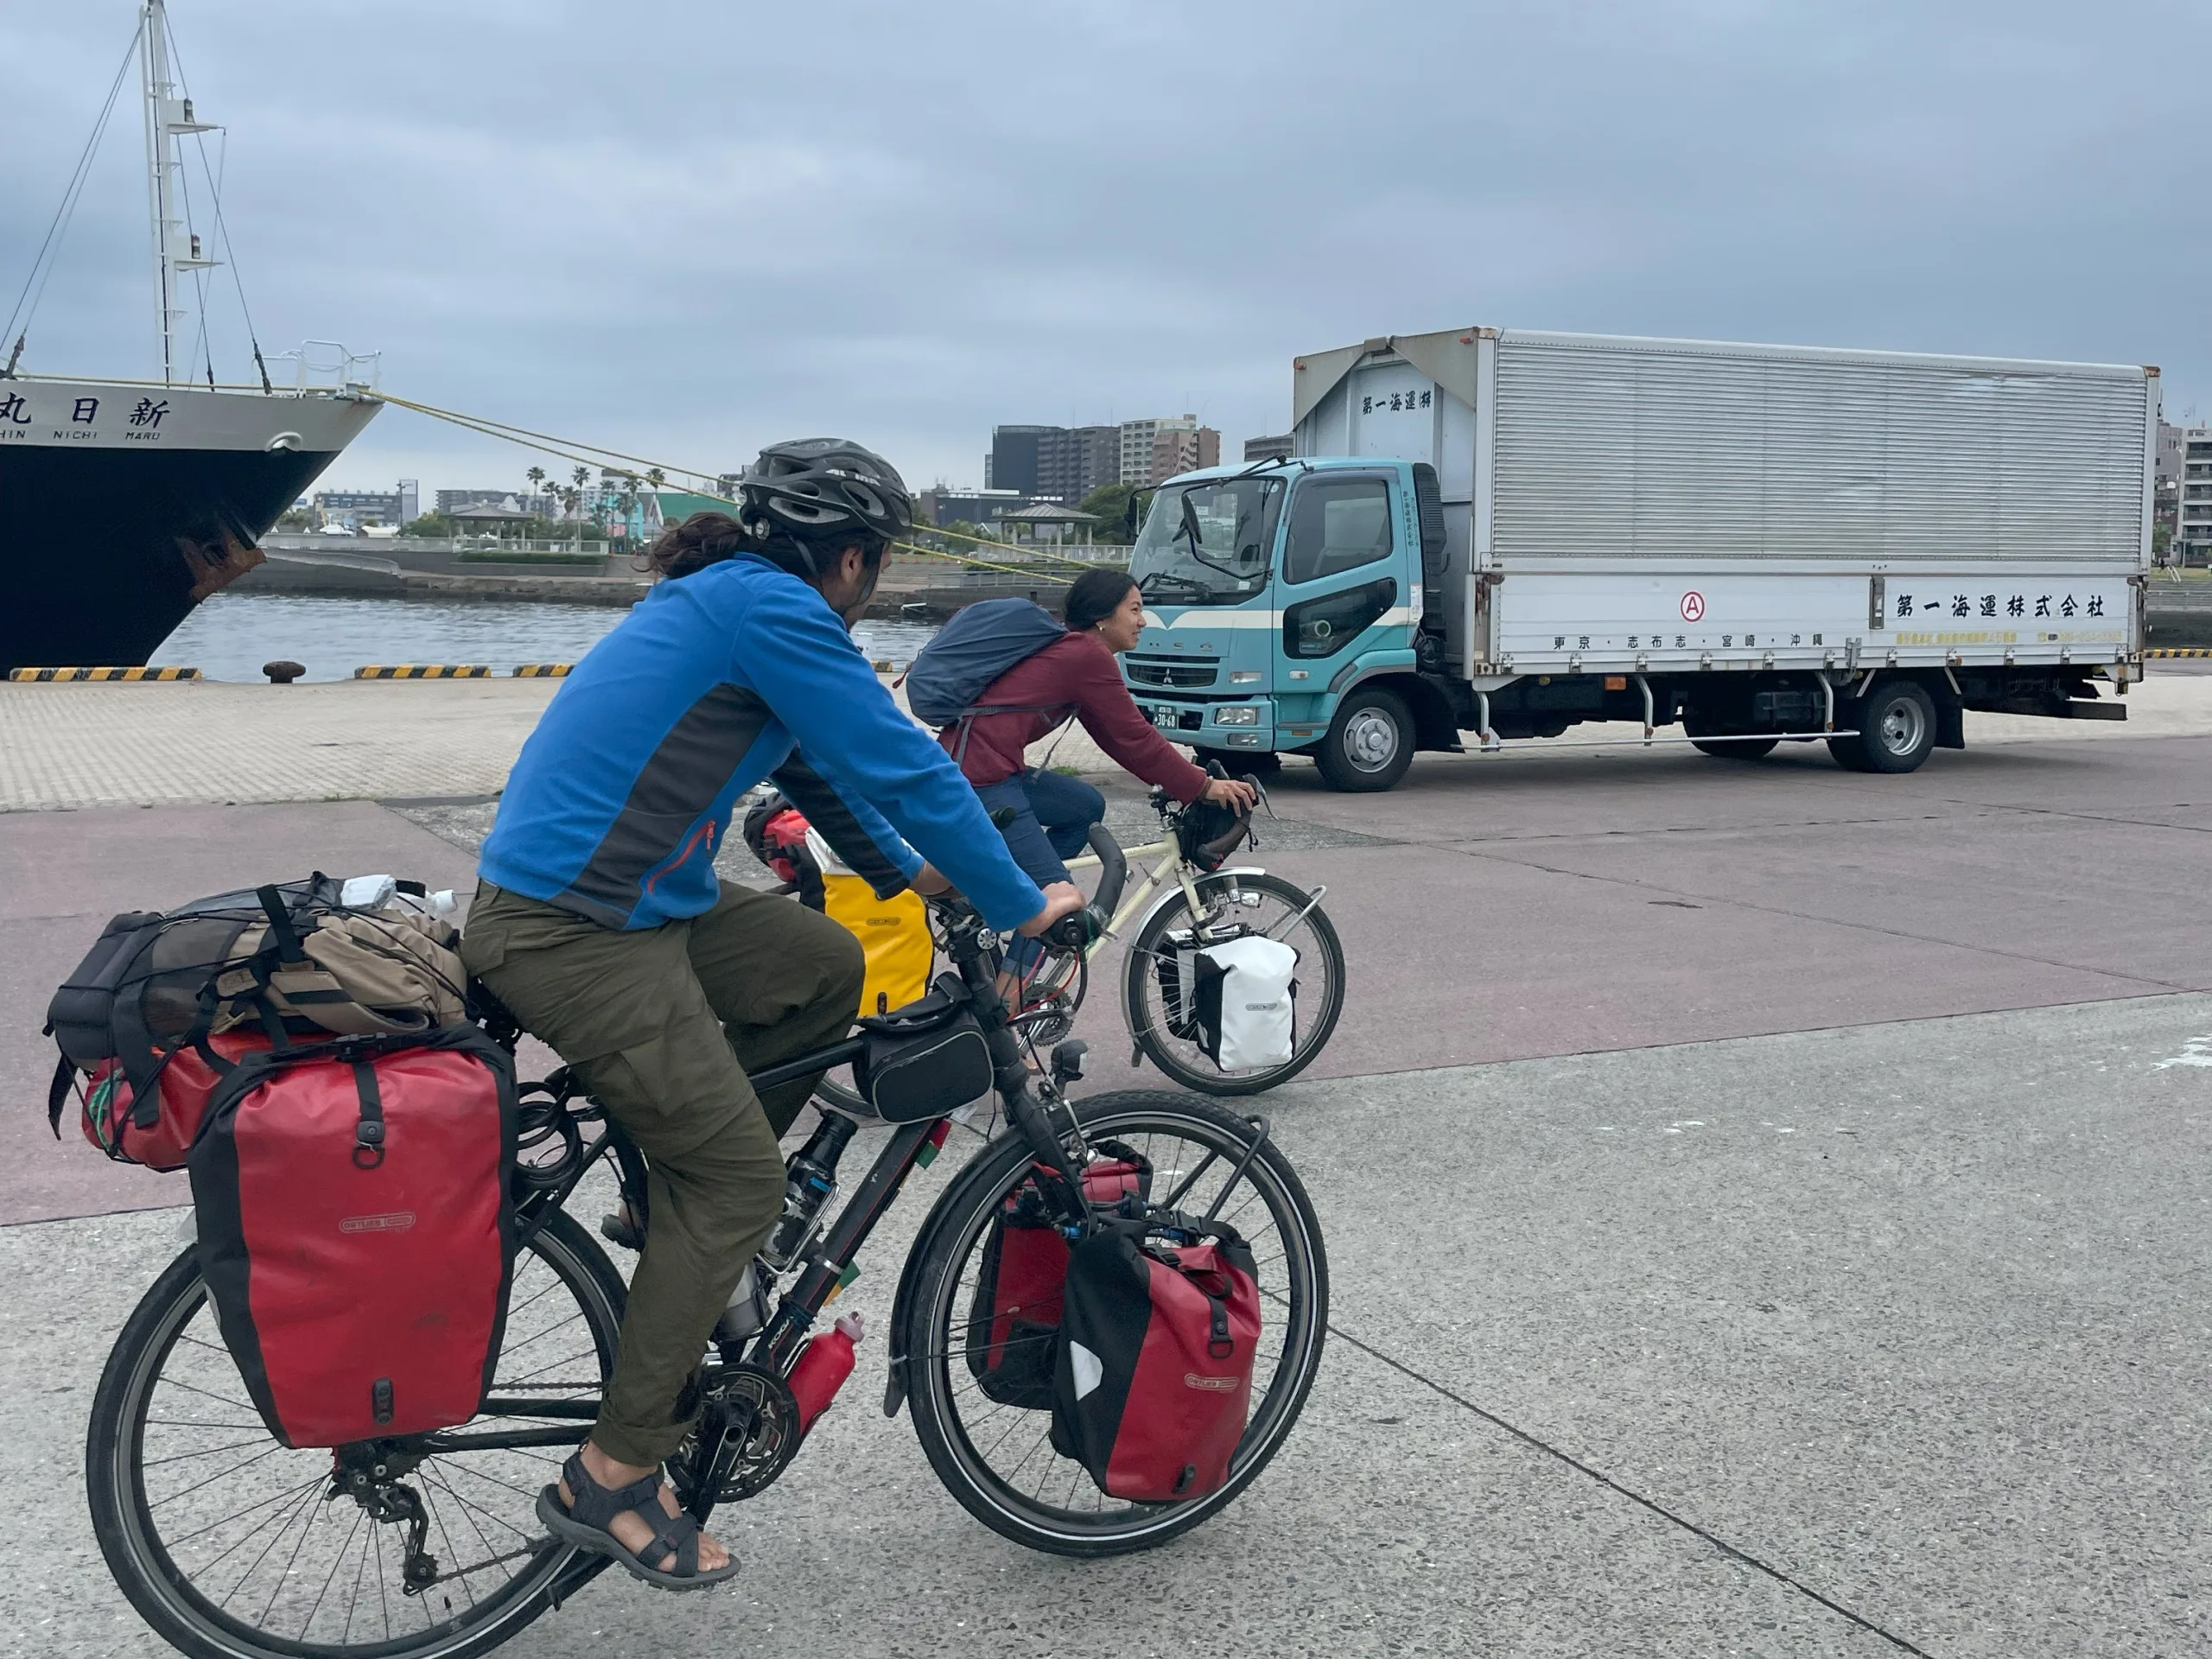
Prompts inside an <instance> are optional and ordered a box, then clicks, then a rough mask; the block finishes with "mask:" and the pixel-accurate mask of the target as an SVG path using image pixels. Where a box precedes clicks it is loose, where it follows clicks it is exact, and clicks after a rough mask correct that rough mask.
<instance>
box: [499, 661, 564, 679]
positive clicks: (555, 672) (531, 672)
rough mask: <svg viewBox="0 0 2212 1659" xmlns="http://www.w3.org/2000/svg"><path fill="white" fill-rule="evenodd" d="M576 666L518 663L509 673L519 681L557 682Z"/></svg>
mask: <svg viewBox="0 0 2212 1659" xmlns="http://www.w3.org/2000/svg"><path fill="white" fill-rule="evenodd" d="M574 667H575V664H574V663H518V664H515V666H514V667H513V668H512V670H511V671H510V672H512V674H513V675H514V677H515V678H517V679H518V680H557V679H561V678H563V677H564V676H566V675H567V673H568V671H569V670H570V669H572V668H574Z"/></svg>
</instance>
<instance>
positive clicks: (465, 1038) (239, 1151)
mask: <svg viewBox="0 0 2212 1659" xmlns="http://www.w3.org/2000/svg"><path fill="white" fill-rule="evenodd" d="M515 1120H516V1097H515V1080H514V1063H513V1060H512V1058H511V1057H510V1056H509V1055H508V1053H507V1052H506V1051H505V1049H504V1048H501V1047H500V1046H499V1045H498V1044H497V1043H495V1042H493V1040H492V1039H490V1038H489V1037H487V1036H486V1035H485V1034H484V1033H483V1032H481V1031H480V1030H478V1029H477V1028H476V1027H474V1026H456V1027H447V1028H445V1029H442V1030H439V1031H434V1032H429V1033H424V1034H423V1035H421V1036H404V1037H387V1038H365V1039H347V1040H344V1041H341V1042H340V1043H338V1044H335V1045H327V1046H321V1047H318V1048H311V1049H293V1050H290V1051H279V1052H270V1053H264V1054H252V1055H248V1056H246V1057H245V1058H243V1059H241V1060H240V1061H239V1062H238V1065H237V1066H236V1068H235V1069H234V1070H232V1071H231V1072H230V1074H229V1075H228V1076H227V1077H225V1078H224V1080H223V1083H222V1085H221V1086H220V1087H219V1089H218V1090H216V1092H215V1097H214V1101H213V1105H212V1107H211V1109H210V1110H209V1114H208V1117H207V1123H206V1125H205V1127H204V1128H203V1129H202V1130H201V1132H200V1137H199V1139H198V1141H196V1142H195V1143H194V1146H193V1148H192V1154H191V1157H190V1159H189V1160H188V1168H189V1169H190V1171H191V1173H192V1198H193V1203H194V1205H195V1207H196V1208H197V1211H198V1220H199V1247H198V1254H199V1261H200V1273H201V1275H202V1276H203V1277H204V1278H205V1279H206V1281H207V1292H208V1295H209V1297H210V1299H211V1300H213V1304H214V1308H215V1315H216V1320H217V1324H218V1325H219V1328H220V1329H221V1331H222V1334H223V1341H224V1343H225V1344H226V1346H227V1347H228V1348H229V1349H230V1351H231V1355H232V1358H234V1359H235V1360H236V1361H237V1362H238V1370H239V1373H240V1375H241V1376H243V1377H244V1379H245V1386H246V1391H247V1393H248V1394H249V1395H251V1398H252V1400H253V1403H254V1405H255V1407H256V1408H257V1409H258V1410H259V1411H260V1413H261V1418H262V1421H263V1422H264V1423H265V1424H266V1425H267V1426H268V1428H269V1432H270V1433H271V1434H273V1435H275V1436H276V1437H277V1440H280V1441H282V1442H283V1444H284V1445H286V1446H343V1445H346V1444H348V1443H350V1442H353V1441H357V1440H375V1439H381V1438H384V1437H386V1436H393V1435H408V1434H420V1433H426V1432H427V1431H429V1430H431V1429H435V1428H445V1427H450V1426H452V1425H453V1424H455V1423H462V1422H466V1421H468V1419H469V1418H471V1417H473V1416H474V1415H475V1414H476V1410H477V1408H478V1407H479V1406H480V1404H481V1403H482V1402H483V1398H484V1395H485V1391H486V1389H488V1388H489V1387H490V1385H491V1380H492V1374H493V1367H494V1366H495V1365H496V1363H498V1358H499V1338H500V1331H501V1327H502V1325H504V1323H505V1318H506V1303H507V1289H508V1285H509V1281H510V1280H511V1278H512V1274H513V1268H514V1254H515V1217H514V1208H513V1203H512V1181H511V1178H512V1171H513V1168H514V1162H515V1128H516V1124H515Z"/></svg>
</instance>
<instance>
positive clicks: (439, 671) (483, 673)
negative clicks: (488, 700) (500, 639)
mask: <svg viewBox="0 0 2212 1659" xmlns="http://www.w3.org/2000/svg"><path fill="white" fill-rule="evenodd" d="M491 674H492V671H491V670H490V669H488V668H486V667H485V666H484V664H481V663H398V664H391V665H372V666H370V667H366V668H357V669H355V670H354V671H353V677H354V678H355V679H357V680H482V679H489V678H490V677H491Z"/></svg>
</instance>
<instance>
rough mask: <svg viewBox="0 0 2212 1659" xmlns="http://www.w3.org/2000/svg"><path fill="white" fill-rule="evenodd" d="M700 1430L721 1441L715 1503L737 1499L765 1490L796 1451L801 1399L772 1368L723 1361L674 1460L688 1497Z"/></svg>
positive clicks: (672, 1467)
mask: <svg viewBox="0 0 2212 1659" xmlns="http://www.w3.org/2000/svg"><path fill="white" fill-rule="evenodd" d="M702 1435H716V1436H719V1437H720V1438H721V1440H722V1446H721V1453H720V1455H719V1456H718V1457H717V1458H716V1459H715V1463H716V1464H717V1465H718V1473H719V1476H720V1478H719V1480H718V1482H717V1484H716V1487H715V1501H716V1502H717V1503H739V1502H741V1501H742V1500H744V1499H746V1498H748V1497H754V1496H756V1495H757V1494H759V1493H760V1492H764V1491H767V1489H768V1488H769V1487H771V1486H772V1485H774V1484H775V1483H776V1478H777V1477H778V1476H779V1475H780V1474H782V1473H783V1472H784V1469H785V1465H788V1464H789V1463H790V1462H791V1456H792V1454H793V1453H794V1452H797V1451H798V1443H799V1440H800V1438H801V1436H800V1431H799V1422H798V1401H797V1400H795V1399H794V1398H792V1396H791V1384H789V1383H786V1382H785V1381H784V1379H783V1378H782V1377H780V1376H777V1375H776V1374H775V1373H774V1372H773V1371H769V1370H762V1369H761V1368H760V1366H758V1365H753V1364H751V1363H739V1364H735V1365H726V1366H723V1367H722V1368H721V1370H720V1371H719V1372H718V1373H716V1374H715V1376H714V1379H713V1381H712V1382H711V1383H709V1386H708V1389H707V1391H706V1398H705V1400H704V1402H702V1407H701V1409H700V1413H699V1421H698V1425H697V1427H695V1428H694V1429H693V1430H692V1432H691V1434H690V1437H689V1438H687V1439H686V1440H685V1441H684V1443H683V1450H682V1451H680V1452H678V1453H677V1456H676V1458H675V1459H672V1460H671V1465H670V1472H671V1474H674V1473H676V1472H677V1471H678V1470H682V1471H683V1478H681V1479H679V1480H678V1481H677V1491H678V1493H679V1495H680V1496H682V1497H685V1498H687V1499H688V1498H689V1497H690V1493H689V1492H688V1491H684V1490H683V1489H684V1488H685V1487H687V1486H689V1485H690V1483H691V1481H692V1480H695V1479H696V1478H697V1477H698V1474H699V1472H700V1471H699V1469H698V1456H699V1449H700V1440H701V1437H702Z"/></svg>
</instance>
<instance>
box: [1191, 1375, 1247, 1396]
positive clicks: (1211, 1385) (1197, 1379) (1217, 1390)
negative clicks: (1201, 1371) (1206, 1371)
mask: <svg viewBox="0 0 2212 1659" xmlns="http://www.w3.org/2000/svg"><path fill="white" fill-rule="evenodd" d="M1236 1381H1237V1380H1236V1378H1235V1377H1233V1376H1199V1375H1198V1373H1197V1372H1196V1371H1185V1372H1184V1373H1183V1386H1184V1387H1185V1388H1186V1389H1207V1390H1209V1391H1210V1392H1211V1393H1214V1394H1228V1393H1230V1392H1231V1391H1232V1390H1233V1389H1235V1388H1236Z"/></svg>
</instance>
